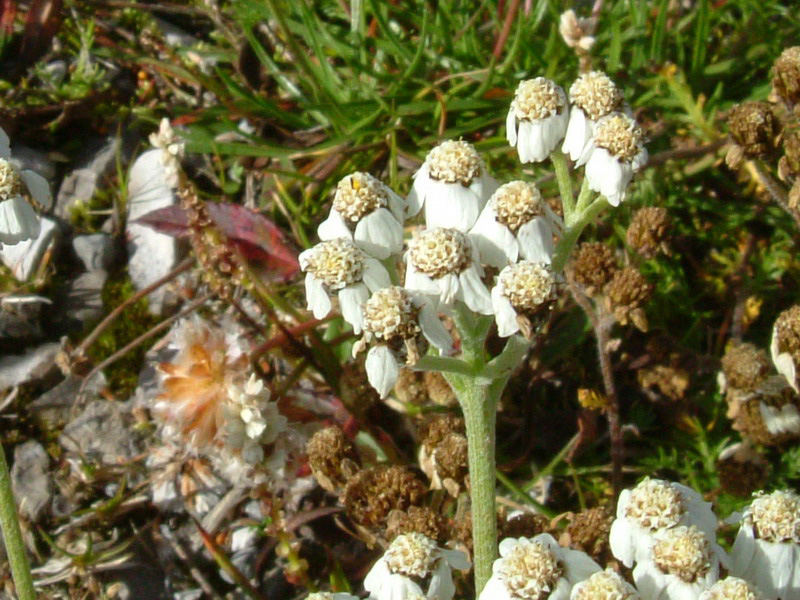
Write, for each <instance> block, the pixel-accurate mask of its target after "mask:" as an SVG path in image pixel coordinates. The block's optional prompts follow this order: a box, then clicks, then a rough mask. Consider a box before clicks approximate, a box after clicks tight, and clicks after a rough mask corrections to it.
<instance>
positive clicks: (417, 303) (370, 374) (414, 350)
mask: <svg viewBox="0 0 800 600" xmlns="http://www.w3.org/2000/svg"><path fill="white" fill-rule="evenodd" d="M363 312H364V341H365V342H370V341H372V342H374V344H373V346H372V348H370V350H369V352H368V353H367V361H366V368H367V378H368V379H369V382H370V384H371V385H372V387H374V388H375V389H376V390H377V391H378V393H379V394H380V395H381V397H382V398H385V397H386V396H387V395H388V393H389V391H391V389H392V388H393V387H394V384H395V382H396V381H397V377H398V375H399V370H400V366H401V365H402V364H403V363H405V364H407V365H411V366H413V365H414V364H416V362H417V361H418V360H419V357H420V355H421V354H424V352H425V344H426V343H428V342H429V343H431V344H433V345H434V346H436V347H437V348H439V349H440V350H441V351H444V352H447V351H449V350H450V349H451V347H452V339H451V338H450V334H449V333H448V332H447V330H446V329H445V327H444V325H442V322H441V321H440V320H439V319H438V318H437V316H436V311H435V310H434V309H433V307H432V306H431V302H430V300H428V299H427V298H425V297H423V296H421V295H418V294H415V293H412V292H410V291H409V290H406V289H404V288H401V287H398V286H391V287H387V288H383V289H380V290H378V291H376V292H375V293H374V294H372V296H371V297H370V298H369V300H367V302H366V303H365V304H364V309H363ZM420 346H423V348H422V350H420ZM359 349H360V345H357V346H356V347H355V348H354V350H356V351H358V350H359Z"/></svg>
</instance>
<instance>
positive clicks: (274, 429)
mask: <svg viewBox="0 0 800 600" xmlns="http://www.w3.org/2000/svg"><path fill="white" fill-rule="evenodd" d="M228 399H229V402H228V404H227V405H226V406H225V428H224V442H225V446H226V447H227V448H228V449H229V450H232V451H233V452H236V453H239V454H240V455H241V457H242V460H243V461H244V462H246V463H250V464H252V465H257V464H259V463H261V462H262V461H263V460H264V446H265V445H268V444H272V443H273V442H274V441H275V440H276V439H277V437H278V435H279V434H280V433H281V432H283V431H284V430H285V429H286V425H287V419H286V417H284V416H283V415H281V414H280V412H279V411H278V405H277V403H275V402H270V401H269V399H270V392H269V388H267V387H266V386H264V382H263V381H261V379H258V378H257V377H256V376H255V374H253V375H251V376H250V379H249V380H248V381H247V383H246V384H245V385H244V386H242V385H239V384H232V385H230V386H229V387H228Z"/></svg>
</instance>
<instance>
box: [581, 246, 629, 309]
mask: <svg viewBox="0 0 800 600" xmlns="http://www.w3.org/2000/svg"><path fill="white" fill-rule="evenodd" d="M572 256H573V257H572V271H573V276H574V277H575V281H577V282H578V283H579V284H580V285H582V286H583V287H584V290H585V292H586V293H587V294H589V295H590V296H594V295H595V294H598V293H600V292H602V291H603V288H604V287H605V285H606V284H607V283H608V282H609V281H611V279H612V278H613V277H614V275H615V273H616V272H617V271H618V270H619V269H618V267H617V261H616V259H615V258H614V253H613V252H612V251H611V248H609V247H608V246H607V245H606V244H603V243H602V242H582V243H581V244H579V245H578V247H577V248H576V249H575V252H574V253H573V255H572Z"/></svg>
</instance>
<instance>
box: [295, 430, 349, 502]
mask: <svg viewBox="0 0 800 600" xmlns="http://www.w3.org/2000/svg"><path fill="white" fill-rule="evenodd" d="M306 452H307V454H308V464H309V466H310V467H311V472H312V473H313V474H314V478H315V479H316V480H317V482H318V483H319V484H320V486H322V487H323V488H324V489H326V490H328V491H329V492H335V491H337V490H338V489H340V488H342V487H344V486H345V484H346V483H347V481H348V480H349V479H350V478H351V477H352V476H353V475H354V474H355V473H356V472H357V471H358V463H359V458H358V453H357V452H356V449H355V446H353V443H352V442H351V441H350V440H349V439H347V437H346V436H345V434H344V432H343V431H342V430H341V429H340V428H339V427H337V426H336V425H331V426H330V427H325V428H324V429H320V430H319V431H317V432H316V433H315V434H314V435H313V436H311V439H310V440H309V441H308V444H307V445H306Z"/></svg>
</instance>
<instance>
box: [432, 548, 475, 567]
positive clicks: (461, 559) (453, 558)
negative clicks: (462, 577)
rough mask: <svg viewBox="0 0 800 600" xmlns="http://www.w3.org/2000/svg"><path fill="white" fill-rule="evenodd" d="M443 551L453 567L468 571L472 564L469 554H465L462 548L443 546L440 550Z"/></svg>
mask: <svg viewBox="0 0 800 600" xmlns="http://www.w3.org/2000/svg"><path fill="white" fill-rule="evenodd" d="M439 551H440V552H441V553H442V556H443V557H444V559H445V560H446V561H447V564H449V565H450V566H451V567H452V568H454V569H458V570H459V571H466V570H467V569H469V568H470V567H471V566H472V565H471V564H470V562H469V559H468V558H467V555H466V554H464V553H463V552H462V551H461V550H448V549H447V548H442V549H441V550H439Z"/></svg>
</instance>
